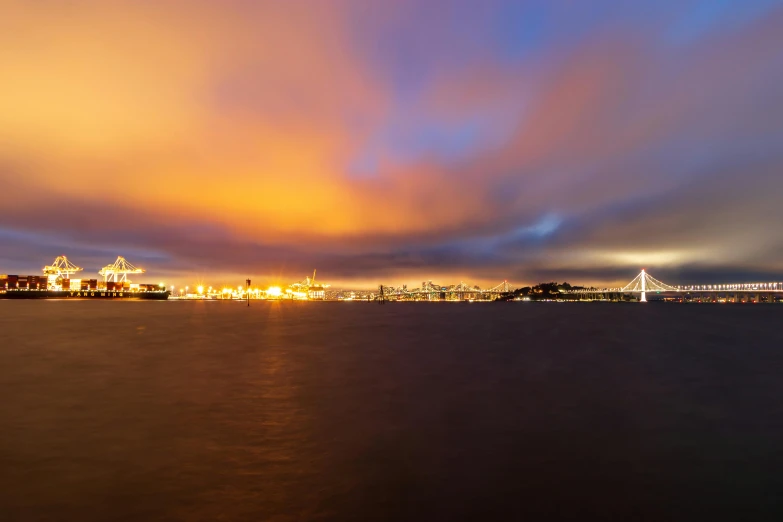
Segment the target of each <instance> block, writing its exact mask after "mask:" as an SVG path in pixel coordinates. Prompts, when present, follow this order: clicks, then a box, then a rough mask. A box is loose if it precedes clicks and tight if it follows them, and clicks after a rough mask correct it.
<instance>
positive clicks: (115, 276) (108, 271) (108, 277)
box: [98, 256, 144, 283]
mask: <svg viewBox="0 0 783 522" xmlns="http://www.w3.org/2000/svg"><path fill="white" fill-rule="evenodd" d="M98 273H99V274H100V275H102V276H103V280H104V281H105V282H108V281H115V282H118V283H119V282H126V283H129V282H130V281H128V274H143V273H144V269H143V268H138V267H136V266H134V265H132V264H131V263H129V262H128V261H127V260H126V259H125V258H124V257H122V256H117V260H116V261H115V262H114V263H112V264H111V265H106V266H104V267H103V268H101V269H100V271H99V272H98Z"/></svg>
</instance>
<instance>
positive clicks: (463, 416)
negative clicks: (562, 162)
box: [0, 301, 783, 522]
mask: <svg viewBox="0 0 783 522" xmlns="http://www.w3.org/2000/svg"><path fill="white" fill-rule="evenodd" d="M782 319H783V306H776V305H766V306H765V305H673V304H658V303H648V304H647V305H641V304H555V303H550V304H544V303H542V304H537V303H487V304H478V303H473V304H468V303H460V304H451V303H438V304H434V303H433V304H430V303H427V304H405V303H389V304H386V305H383V306H381V305H375V304H368V303H262V302H258V303H253V304H252V305H251V307H250V308H249V309H248V308H246V307H245V306H244V305H242V304H239V303H235V302H163V303H142V302H135V303H134V302H90V301H85V302H73V301H72V302H65V301H44V302H32V301H31V302H8V301H0V332H1V333H0V346H1V348H0V519H2V520H4V521H38V520H51V521H59V520H74V521H80V522H83V521H103V520H116V521H157V520H188V521H191V520H192V521H213V520H231V521H233V520H240V521H244V520H248V521H250V520H252V521H275V522H276V521H300V520H301V521H306V520H335V521H354V520H356V521H361V520H390V521H391V520H395V521H404V520H517V519H523V518H527V519H535V520H542V519H546V518H549V519H552V518H555V517H556V518H558V519H573V520H586V519H587V518H601V519H604V520H655V521H662V520H697V519H701V520H707V519H709V518H708V517H710V516H713V517H715V516H720V517H721V518H724V519H726V518H730V519H734V520H781V519H783V378H782V377H781V375H782V372H783V321H782ZM531 517H532V518H531Z"/></svg>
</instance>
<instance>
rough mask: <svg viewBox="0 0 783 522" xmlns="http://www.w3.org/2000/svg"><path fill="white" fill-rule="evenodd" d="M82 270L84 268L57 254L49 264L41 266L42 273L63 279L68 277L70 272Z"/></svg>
mask: <svg viewBox="0 0 783 522" xmlns="http://www.w3.org/2000/svg"><path fill="white" fill-rule="evenodd" d="M82 270H84V269H83V268H82V267H79V266H76V265H74V264H73V263H71V262H70V261H68V258H67V257H65V256H58V257H56V258H55V260H54V262H53V263H52V264H51V265H48V266H45V267H43V273H44V275H47V276H50V277H51V278H63V279H70V278H71V274H75V273H76V272H81V271H82Z"/></svg>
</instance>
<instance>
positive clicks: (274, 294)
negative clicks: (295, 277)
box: [266, 286, 283, 297]
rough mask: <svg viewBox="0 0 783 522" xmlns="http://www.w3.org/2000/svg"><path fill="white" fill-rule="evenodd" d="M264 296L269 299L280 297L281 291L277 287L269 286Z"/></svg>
mask: <svg viewBox="0 0 783 522" xmlns="http://www.w3.org/2000/svg"><path fill="white" fill-rule="evenodd" d="M266 295H268V296H270V297H280V296H281V295H283V291H282V290H281V289H280V287H279V286H270V287H269V288H267V290H266Z"/></svg>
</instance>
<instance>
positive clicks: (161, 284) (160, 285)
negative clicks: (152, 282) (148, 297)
mask: <svg viewBox="0 0 783 522" xmlns="http://www.w3.org/2000/svg"><path fill="white" fill-rule="evenodd" d="M158 286H159V287H161V288H166V285H164V284H163V283H158Z"/></svg>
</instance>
